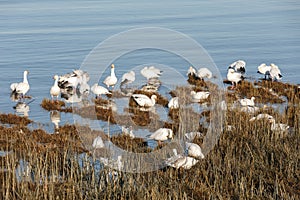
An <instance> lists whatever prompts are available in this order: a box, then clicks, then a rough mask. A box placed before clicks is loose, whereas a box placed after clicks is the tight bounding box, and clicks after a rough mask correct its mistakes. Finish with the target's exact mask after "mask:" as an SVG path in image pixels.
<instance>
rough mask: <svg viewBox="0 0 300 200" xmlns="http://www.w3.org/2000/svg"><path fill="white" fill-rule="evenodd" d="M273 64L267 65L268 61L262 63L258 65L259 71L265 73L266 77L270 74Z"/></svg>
mask: <svg viewBox="0 0 300 200" xmlns="http://www.w3.org/2000/svg"><path fill="white" fill-rule="evenodd" d="M270 71H271V66H268V65H266V63H262V64H260V65H259V66H258V67H257V73H259V74H263V75H265V79H267V76H270Z"/></svg>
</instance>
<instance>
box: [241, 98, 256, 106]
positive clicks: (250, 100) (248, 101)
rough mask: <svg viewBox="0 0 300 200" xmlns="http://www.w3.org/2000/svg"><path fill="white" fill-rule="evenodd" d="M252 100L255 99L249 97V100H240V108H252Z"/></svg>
mask: <svg viewBox="0 0 300 200" xmlns="http://www.w3.org/2000/svg"><path fill="white" fill-rule="evenodd" d="M254 100H255V97H251V99H247V98H244V99H240V100H239V102H240V104H241V105H242V106H254V105H255V103H254Z"/></svg>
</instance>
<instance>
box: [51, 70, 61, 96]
mask: <svg viewBox="0 0 300 200" xmlns="http://www.w3.org/2000/svg"><path fill="white" fill-rule="evenodd" d="M53 79H54V84H53V86H52V87H51V89H50V95H51V98H52V100H53V99H54V97H56V100H57V99H58V96H59V94H60V88H59V87H58V75H55V76H54V77H53Z"/></svg>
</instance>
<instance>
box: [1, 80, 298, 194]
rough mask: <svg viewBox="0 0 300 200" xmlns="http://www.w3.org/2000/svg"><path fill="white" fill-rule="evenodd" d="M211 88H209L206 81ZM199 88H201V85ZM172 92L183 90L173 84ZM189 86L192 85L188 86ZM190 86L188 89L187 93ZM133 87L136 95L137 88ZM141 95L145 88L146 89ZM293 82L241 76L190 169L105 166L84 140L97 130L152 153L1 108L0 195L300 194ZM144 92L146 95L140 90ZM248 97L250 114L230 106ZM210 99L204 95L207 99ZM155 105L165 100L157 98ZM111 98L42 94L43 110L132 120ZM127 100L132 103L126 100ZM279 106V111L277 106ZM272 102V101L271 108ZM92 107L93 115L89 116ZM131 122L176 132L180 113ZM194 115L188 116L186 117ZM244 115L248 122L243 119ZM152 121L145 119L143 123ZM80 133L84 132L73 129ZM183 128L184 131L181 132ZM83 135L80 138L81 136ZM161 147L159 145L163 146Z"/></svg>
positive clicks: (137, 115) (142, 116)
mask: <svg viewBox="0 0 300 200" xmlns="http://www.w3.org/2000/svg"><path fill="white" fill-rule="evenodd" d="M188 82H189V83H190V84H192V85H193V87H195V88H194V90H195V91H198V90H203V89H207V85H209V84H211V83H210V82H204V81H203V80H197V79H194V78H193V77H192V76H190V77H189V80H188ZM210 87H212V86H210ZM200 88H201V89H200ZM177 90H178V91H177V92H176V91H172V96H176V94H177V93H179V94H181V93H182V92H183V91H186V90H187V89H186V88H177ZM189 91H190V90H189ZM189 91H188V92H189ZM137 93H142V92H141V91H137ZM144 94H145V93H144ZM299 94H300V93H299V87H297V86H295V85H291V84H284V83H280V82H270V81H260V82H254V83H251V82H246V81H243V82H242V84H240V85H238V87H237V88H236V89H235V90H228V91H227V92H226V96H225V98H226V102H227V115H226V118H225V120H224V129H223V132H222V134H221V136H220V138H219V140H218V143H217V144H216V145H215V146H214V148H213V149H212V150H211V151H210V152H209V153H208V154H207V155H206V156H205V158H204V159H201V160H200V161H199V162H198V163H197V164H196V165H195V166H193V167H192V168H191V169H189V170H185V169H181V168H180V169H174V168H171V167H163V168H161V169H159V170H156V171H151V172H147V173H129V172H122V171H116V170H113V169H110V168H109V167H106V166H105V165H103V163H101V162H100V161H99V160H97V158H98V157H96V154H97V155H104V154H109V152H106V151H105V150H104V149H103V150H101V149H98V150H97V151H94V152H93V151H90V149H89V148H88V147H86V146H85V145H84V144H85V142H86V141H89V143H92V141H93V139H94V138H95V137H96V136H99V135H101V137H102V139H103V140H104V142H106V141H111V142H112V143H114V144H115V145H117V146H118V147H120V148H122V149H124V150H127V151H129V152H137V153H148V152H153V151H156V150H157V149H159V148H161V146H159V147H157V148H156V149H151V148H150V147H148V146H147V141H145V140H144V139H142V138H131V137H129V136H128V135H124V134H122V133H120V134H116V135H113V136H108V135H107V134H105V133H104V132H101V131H95V130H91V129H90V128H89V127H84V126H76V125H64V126H61V127H59V128H58V129H57V130H56V132H55V133H53V134H49V133H47V132H45V131H44V130H42V129H34V130H32V129H29V128H28V124H30V123H32V121H31V120H30V119H28V117H20V116H17V115H13V114H1V116H0V120H1V123H2V125H1V126H0V152H3V153H2V154H0V167H1V168H0V184H1V186H0V198H1V199H299V198H300V154H299V150H300V149H299V148H300V126H299V119H300V105H299V104H300V101H299V97H300V96H299ZM146 95H149V96H150V95H151V94H150V93H146ZM252 96H254V97H255V98H256V102H257V103H261V104H263V105H264V106H261V107H260V108H259V109H258V110H257V111H255V113H248V112H244V111H243V110H241V109H240V107H234V106H232V105H233V104H234V102H236V101H237V100H238V99H240V98H246V97H247V98H251V97H252ZM208 101H210V100H208ZM159 102H160V105H162V106H166V105H167V99H166V98H165V97H163V96H159ZM111 103H112V102H110V101H108V100H106V99H96V100H95V101H94V105H89V106H87V107H82V108H74V107H73V108H71V107H67V106H66V105H65V104H64V102H59V101H55V102H53V101H51V100H47V99H45V100H43V102H42V104H41V106H42V107H43V108H44V109H45V110H47V111H50V110H58V111H62V112H73V113H75V114H78V115H80V116H82V117H86V118H92V117H93V116H94V117H95V116H96V118H97V119H101V120H103V121H109V122H110V123H118V124H120V125H126V126H132V127H133V129H134V128H135V124H129V122H128V120H126V117H128V116H122V115H117V114H116V113H115V112H114V110H113V106H111ZM131 103H133V102H131ZM283 103H284V104H285V109H284V110H283V111H282V110H280V109H277V108H276V105H277V104H283ZM274 105H275V106H274ZM92 112H96V115H91V113H92ZM129 112H130V113H131V114H132V115H131V116H132V120H133V121H134V122H135V123H136V124H137V125H142V126H146V125H148V126H149V129H151V131H154V130H156V128H157V127H159V126H163V127H166V128H171V129H173V131H174V132H175V134H176V133H177V134H178V133H179V125H180V117H181V116H180V114H179V110H177V109H170V111H169V116H170V118H171V119H172V123H171V122H170V121H162V120H160V119H159V118H157V116H155V115H151V113H150V112H148V111H137V110H135V109H134V108H132V110H131V111H129ZM186 112H189V113H190V116H191V120H195V121H199V118H200V119H202V118H203V119H204V121H207V122H209V121H210V114H211V113H210V111H207V110H204V111H203V112H202V113H200V114H199V113H192V112H191V111H186ZM260 113H266V114H270V115H272V116H273V117H274V118H276V121H278V122H281V123H287V124H288V125H289V126H290V130H289V131H288V132H284V133H282V132H280V131H279V132H277V131H276V130H272V129H271V124H270V123H269V121H267V120H255V121H251V120H250V119H251V118H252V117H253V116H256V115H257V114H260ZM192 118H194V119H192ZM249 120H250V121H249ZM149 124H150V125H149ZM194 126H196V127H197V128H196V129H197V130H198V131H201V132H202V133H203V135H201V136H198V137H196V138H194V140H193V142H194V143H196V144H199V145H200V146H201V145H202V142H203V137H205V132H206V131H207V127H205V126H203V124H200V123H196V124H194ZM79 130H80V132H81V133H82V132H83V133H85V135H84V138H82V135H80V134H79V133H78V131H79ZM181 131H184V132H187V131H188V130H181ZM82 140H86V141H85V142H82ZM162 146H163V145H162Z"/></svg>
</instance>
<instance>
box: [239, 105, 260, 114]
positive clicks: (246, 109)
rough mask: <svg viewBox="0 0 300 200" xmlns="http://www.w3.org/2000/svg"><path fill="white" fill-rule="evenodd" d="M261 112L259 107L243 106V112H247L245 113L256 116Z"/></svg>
mask: <svg viewBox="0 0 300 200" xmlns="http://www.w3.org/2000/svg"><path fill="white" fill-rule="evenodd" d="M258 111H259V107H257V106H243V107H242V108H241V112H245V113H252V114H254V113H255V112H258Z"/></svg>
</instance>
